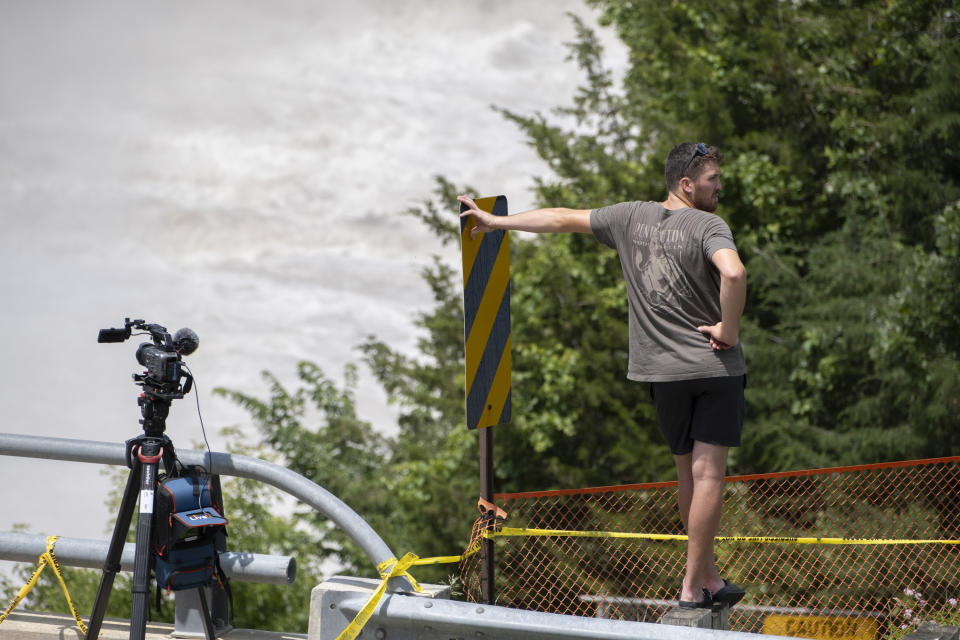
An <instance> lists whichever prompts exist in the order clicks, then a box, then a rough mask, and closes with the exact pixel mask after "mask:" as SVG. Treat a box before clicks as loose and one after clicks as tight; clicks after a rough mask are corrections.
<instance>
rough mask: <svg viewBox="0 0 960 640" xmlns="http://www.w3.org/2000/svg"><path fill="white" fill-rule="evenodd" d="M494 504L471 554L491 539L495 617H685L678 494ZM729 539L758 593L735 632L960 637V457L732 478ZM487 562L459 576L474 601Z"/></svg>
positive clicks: (551, 497) (730, 560) (615, 493)
mask: <svg viewBox="0 0 960 640" xmlns="http://www.w3.org/2000/svg"><path fill="white" fill-rule="evenodd" d="M496 502H497V505H498V506H500V507H502V508H503V509H505V510H506V511H507V513H508V516H507V518H506V520H505V521H503V522H498V523H497V525H490V524H487V523H489V521H488V520H484V519H481V520H478V521H477V522H476V523H475V524H474V530H473V540H471V545H472V544H473V543H474V542H476V540H477V539H478V538H480V537H481V536H482V535H483V534H484V531H487V532H488V533H491V532H492V536H493V540H494V541H495V557H496V565H495V566H496V571H495V583H494V584H495V588H496V594H497V596H496V600H497V604H501V605H505V606H510V607H517V608H522V609H529V610H537V611H550V612H555V613H567V614H574V615H580V616H599V617H606V618H615V619H626V620H641V621H651V622H655V621H658V620H659V619H660V617H661V616H662V615H663V614H664V613H665V612H666V611H667V610H668V609H669V608H671V607H672V606H674V605H675V603H676V598H677V596H678V594H679V589H680V579H681V577H682V575H683V571H684V562H685V548H686V543H685V541H684V540H672V539H657V538H656V536H662V535H664V534H667V535H670V534H674V535H676V534H683V527H682V524H681V522H680V518H679V516H678V514H677V508H676V482H662V483H648V484H636V485H625V486H616V487H601V488H593V489H577V490H565V491H540V492H527V493H511V494H499V495H497V496H496ZM501 525H502V526H503V528H496V527H499V526H501ZM491 527H495V528H491ZM507 527H509V528H510V531H511V533H510V535H502V534H503V533H504V532H506V531H508V529H507ZM515 528H523V529H533V530H537V531H534V532H523V533H522V534H521V533H520V532H517V531H515V530H514V529H515ZM611 532H614V533H631V534H649V535H650V536H651V537H643V536H642V535H641V536H639V537H630V538H620V537H609V534H610V533H611ZM531 533H532V534H531ZM719 536H720V537H721V538H728V539H726V540H718V542H717V545H716V550H717V560H718V564H719V566H720V569H721V572H722V573H723V575H724V576H725V577H726V578H727V579H729V580H730V581H732V582H735V583H737V584H740V585H741V586H743V587H744V588H745V589H746V590H747V596H746V597H745V598H744V600H743V601H742V602H741V603H740V604H739V605H737V606H736V607H734V608H733V610H732V611H731V615H730V626H731V629H733V630H737V631H754V632H760V631H764V630H765V631H767V632H768V633H777V634H781V635H797V636H806V637H815V638H821V637H822V638H831V637H857V638H868V637H870V638H874V637H889V638H898V637H900V636H902V635H905V634H906V633H908V632H909V631H911V630H912V629H913V628H915V626H916V625H917V624H918V623H919V621H921V620H922V619H936V620H940V621H941V622H942V621H947V622H951V623H952V624H960V607H958V606H957V604H956V599H957V598H960V544H956V541H957V540H958V539H960V456H956V457H949V458H937V459H930V460H915V461H909V462H895V463H885V464H874V465H862V466H855V467H838V468H831V469H816V470H809V471H795V472H785V473H771V474H761V475H750V476H737V477H730V478H728V479H727V481H726V488H725V495H724V509H723V521H722V523H721V530H720V533H719ZM749 538H763V539H764V540H763V541H757V540H748V539H749ZM777 539H779V540H777ZM825 539H829V540H825ZM838 539H842V540H838ZM863 539H869V540H883V541H884V543H882V544H879V543H872V542H870V543H866V544H865V543H864V540H863ZM918 541H923V542H918ZM479 558H480V556H479V554H477V555H473V556H470V557H468V558H466V559H465V560H464V561H463V562H462V563H461V567H460V571H461V582H462V584H463V588H464V591H465V593H466V595H467V597H468V598H469V599H471V600H474V601H479V600H480V599H481V596H480V574H479V571H480V569H479V567H480V559H479ZM857 634H859V635H857Z"/></svg>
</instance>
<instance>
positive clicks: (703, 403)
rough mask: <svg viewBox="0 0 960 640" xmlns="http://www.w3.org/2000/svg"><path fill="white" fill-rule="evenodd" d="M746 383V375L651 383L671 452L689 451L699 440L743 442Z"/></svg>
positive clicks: (734, 444) (722, 443)
mask: <svg viewBox="0 0 960 640" xmlns="http://www.w3.org/2000/svg"><path fill="white" fill-rule="evenodd" d="M746 386H747V376H746V375H742V376H725V377H722V378H698V379H696V380H678V381H676V382H652V383H650V396H651V397H652V398H653V406H654V407H655V408H656V410H657V421H658V422H659V423H660V430H661V431H663V435H664V437H666V439H667V444H668V445H669V446H670V452H671V453H673V454H674V455H678V456H682V455H685V454H688V453H690V452H691V451H692V450H693V442H694V441H695V440H697V441H700V442H706V443H708V444H716V445H720V446H723V447H737V446H740V433H741V432H742V431H743V414H744V408H743V404H744V402H743V389H744V387H746Z"/></svg>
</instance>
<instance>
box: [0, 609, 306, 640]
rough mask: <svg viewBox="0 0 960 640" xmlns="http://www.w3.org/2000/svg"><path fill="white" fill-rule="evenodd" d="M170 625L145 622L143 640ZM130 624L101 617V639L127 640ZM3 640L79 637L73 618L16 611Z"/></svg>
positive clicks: (301, 638)
mask: <svg viewBox="0 0 960 640" xmlns="http://www.w3.org/2000/svg"><path fill="white" fill-rule="evenodd" d="M172 633H173V625H172V624H155V623H147V635H146V638H147V640H170V638H171V634H172ZM129 637H130V623H129V622H128V621H126V620H104V621H103V628H102V630H101V635H100V638H101V640H128V638H129ZM218 637H219V638H223V639H224V640H306V637H307V636H305V635H303V634H299V633H284V632H277V631H259V630H256V629H232V630H230V631H227V632H226V633H223V634H221V635H219V636H218ZM0 638H3V640H83V635H82V634H81V633H80V629H78V628H77V623H76V621H74V619H73V618H72V617H70V616H67V615H61V614H57V613H36V612H33V611H16V612H14V613H12V614H10V617H8V618H7V619H6V620H4V622H3V624H0Z"/></svg>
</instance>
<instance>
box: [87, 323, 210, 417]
mask: <svg viewBox="0 0 960 640" xmlns="http://www.w3.org/2000/svg"><path fill="white" fill-rule="evenodd" d="M134 329H139V330H142V331H143V332H145V333H147V334H149V335H150V337H151V338H152V339H153V342H152V343H151V342H143V343H141V344H140V346H139V347H137V362H139V363H140V364H142V365H143V366H144V367H146V368H147V369H146V371H145V372H144V373H143V374H133V379H134V381H135V382H136V383H137V384H139V385H140V386H141V387H143V389H144V391H145V392H146V393H147V394H149V395H150V396H152V397H155V398H157V399H161V400H166V401H170V400H174V399H177V398H182V397H183V396H184V395H186V394H187V393H190V389H191V387H192V386H193V376H191V375H190V374H189V372H187V373H184V370H183V369H184V368H183V366H182V365H183V360H182V356H187V355H190V354H191V353H193V352H194V351H196V350H197V347H198V346H200V339H199V338H198V337H197V334H196V333H195V332H194V331H193V330H192V329H187V328H186V327H184V328H183V329H180V330H179V331H177V332H176V333H175V334H174V335H173V336H171V335H170V334H169V333H168V332H167V328H166V327H163V326H160V325H159V324H148V323H147V322H144V321H143V320H131V319H130V318H126V319H125V320H124V323H123V328H122V329H100V334H99V335H98V336H97V342H123V341H125V340H126V339H127V338H129V337H130V336H131V335H133V330H134ZM137 335H144V334H137ZM181 379H185V382H183V384H182V385H181V382H180V381H181Z"/></svg>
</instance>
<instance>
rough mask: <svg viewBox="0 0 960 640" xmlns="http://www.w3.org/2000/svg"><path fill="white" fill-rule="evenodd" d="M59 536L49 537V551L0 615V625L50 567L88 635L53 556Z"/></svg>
mask: <svg viewBox="0 0 960 640" xmlns="http://www.w3.org/2000/svg"><path fill="white" fill-rule="evenodd" d="M57 538H58V536H47V550H46V551H45V552H43V553H42V554H41V555H40V558H39V559H38V565H37V568H36V570H34V572H33V575H31V576H30V579H29V580H28V581H27V584H25V585H23V586H22V587H20V591H18V592H17V595H16V596H15V597H14V598H13V602H11V603H10V606H8V607H7V608H6V609H5V610H4V612H3V613H0V623H2V622H3V621H4V620H6V619H7V617H8V616H9V615H10V614H11V613H13V610H14V609H16V608H17V605H18V604H20V602H21V601H22V600H23V599H24V598H25V597H26V596H27V594H28V593H30V590H31V589H33V588H34V587H35V586H37V581H38V580H39V579H40V574H41V573H43V570H44V569H46V568H47V567H48V566H50V567H52V568H53V572H54V573H55V574H56V575H57V579H58V580H59V581H60V586H61V587H62V588H63V595H64V596H66V598H67V605H68V606H69V607H70V613H72V614H73V619H74V620H76V621H77V626H78V627H79V628H80V631H81V633H83V635H84V637H86V635H87V626H86V625H85V624H83V620H81V619H80V614H79V613H77V608H76V607H75V606H73V600H71V599H70V592H69V591H67V583H66V582H64V580H63V574H62V573H60V561H59V560H57V556H55V555H54V554H53V549H54V547H55V546H56V545H57Z"/></svg>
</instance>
